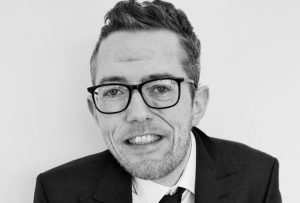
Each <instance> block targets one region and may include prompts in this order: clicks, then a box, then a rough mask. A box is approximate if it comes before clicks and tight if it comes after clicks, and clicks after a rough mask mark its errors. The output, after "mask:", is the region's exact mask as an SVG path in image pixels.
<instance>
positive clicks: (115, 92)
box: [104, 89, 123, 97]
mask: <svg viewBox="0 0 300 203" xmlns="http://www.w3.org/2000/svg"><path fill="white" fill-rule="evenodd" d="M121 94H123V92H122V91H120V90H118V89H110V90H108V91H106V92H105V93H104V96H111V97H113V96H117V95H121Z"/></svg>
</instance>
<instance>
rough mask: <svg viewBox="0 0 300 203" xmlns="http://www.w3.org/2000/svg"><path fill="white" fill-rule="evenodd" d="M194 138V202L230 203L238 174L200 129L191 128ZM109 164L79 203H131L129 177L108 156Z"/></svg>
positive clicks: (238, 177)
mask: <svg viewBox="0 0 300 203" xmlns="http://www.w3.org/2000/svg"><path fill="white" fill-rule="evenodd" d="M192 131H193V134H194V135H195V139H196V151H197V152H196V153H197V158H196V159H197V163H196V183H195V202H196V203H197V202H220V203H221V202H232V201H234V196H235V193H236V186H237V185H238V183H239V181H240V179H241V175H240V174H239V170H238V168H237V167H236V165H234V164H230V165H229V164H228V163H226V162H224V161H223V160H222V159H220V158H219V155H220V153H221V152H220V151H219V150H218V148H217V147H216V146H215V144H214V143H213V142H212V141H211V139H210V138H209V137H207V136H206V135H205V134H204V133H203V132H202V131H201V130H199V129H197V128H195V127H194V128H193V129H192ZM111 159H112V163H110V164H107V166H105V169H104V173H103V178H102V179H101V180H100V182H99V184H98V187H97V188H96V190H95V192H94V194H93V198H92V199H91V198H86V197H81V198H80V200H81V203H99V202H103V203H107V202H110V203H131V202H132V177H131V175H130V174H129V173H128V172H126V171H125V169H123V167H121V166H120V165H119V163H117V161H116V160H115V159H114V158H113V156H112V155H111Z"/></svg>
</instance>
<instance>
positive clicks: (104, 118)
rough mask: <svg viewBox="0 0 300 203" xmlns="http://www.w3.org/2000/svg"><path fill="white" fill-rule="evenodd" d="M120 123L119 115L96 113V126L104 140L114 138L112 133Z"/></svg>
mask: <svg viewBox="0 0 300 203" xmlns="http://www.w3.org/2000/svg"><path fill="white" fill-rule="evenodd" d="M120 123H121V122H120V117H117V116H111V115H98V126H99V128H100V131H101V133H102V136H103V138H104V139H105V141H106V142H107V141H108V140H110V139H111V138H114V136H113V135H114V134H115V131H116V129H117V127H118V125H120Z"/></svg>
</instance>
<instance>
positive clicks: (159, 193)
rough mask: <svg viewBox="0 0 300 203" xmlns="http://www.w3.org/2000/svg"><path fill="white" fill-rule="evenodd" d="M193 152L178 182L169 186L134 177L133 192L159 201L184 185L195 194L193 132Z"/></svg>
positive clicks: (144, 198) (194, 146) (194, 143)
mask: <svg viewBox="0 0 300 203" xmlns="http://www.w3.org/2000/svg"><path fill="white" fill-rule="evenodd" d="M191 143H192V147H191V152H190V156H189V160H188V162H187V164H186V167H185V169H184V171H183V173H182V175H181V177H180V178H179V180H178V182H177V183H176V184H175V185H174V186H172V187H167V186H164V185H160V184H157V183H155V182H153V181H150V180H143V179H140V178H136V177H134V178H133V185H132V186H133V192H134V193H136V194H137V195H138V196H139V197H140V198H142V200H143V201H145V202H150V200H151V202H159V201H160V200H161V198H162V197H163V196H164V195H166V194H169V193H170V194H173V193H175V191H176V189H177V187H183V188H185V189H187V190H189V191H190V192H192V193H193V194H195V177H196V141H195V137H194V135H193V133H192V132H191Z"/></svg>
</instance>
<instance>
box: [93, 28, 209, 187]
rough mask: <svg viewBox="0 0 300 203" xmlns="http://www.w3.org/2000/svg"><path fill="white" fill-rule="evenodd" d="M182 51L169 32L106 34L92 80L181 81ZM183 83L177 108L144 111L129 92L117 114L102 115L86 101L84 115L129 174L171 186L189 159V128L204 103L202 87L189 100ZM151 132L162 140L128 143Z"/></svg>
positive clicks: (140, 101) (137, 96)
mask: <svg viewBox="0 0 300 203" xmlns="http://www.w3.org/2000/svg"><path fill="white" fill-rule="evenodd" d="M185 55H186V54H185V52H184V50H183V48H182V47H181V45H180V43H179V38H178V36H177V35H176V34H175V33H173V32H170V31H166V30H155V31H135V32H132V31H131V32H128V31H122V32H121V31H120V32H114V33H112V34H110V35H109V36H108V37H107V38H106V39H104V40H103V41H102V43H101V45H100V50H99V53H98V55H97V57H96V58H95V61H94V62H93V63H94V65H95V66H96V71H95V75H94V76H95V82H96V85H97V84H100V83H101V84H102V83H103V81H104V80H103V79H104V78H106V79H105V83H109V82H115V81H111V80H107V78H110V77H115V76H117V77H123V79H125V80H126V81H124V82H123V83H128V84H136V83H140V82H143V81H145V80H147V78H148V77H149V75H154V74H170V75H173V76H174V77H184V78H187V75H186V73H185V72H184V69H183V68H182V64H181V60H182V59H183V57H185ZM189 85H190V84H188V83H182V84H181V97H180V100H179V102H178V104H177V105H176V106H174V107H171V108H167V109H152V108H149V107H148V106H147V105H146V104H145V103H144V101H143V99H142V97H141V95H140V94H139V93H138V91H134V92H133V95H132V99H131V103H130V104H129V106H128V108H127V109H126V110H125V111H123V112H120V113H117V114H102V113H100V112H98V111H97V110H96V108H95V107H94V105H93V102H92V98H91V97H88V104H89V108H90V112H91V113H92V115H93V117H94V119H95V121H96V122H97V124H98V126H99V128H100V130H101V133H102V136H103V138H104V140H105V142H106V145H107V147H108V149H109V150H110V151H111V153H112V154H113V155H114V157H115V158H116V159H117V160H118V161H119V163H120V164H121V165H122V166H123V167H124V168H125V169H126V170H127V171H128V172H129V173H131V174H132V175H133V176H135V177H138V178H142V179H150V180H153V181H155V182H157V183H160V184H163V185H168V186H171V185H174V184H175V183H176V182H177V180H178V179H179V177H180V175H181V173H182V171H183V169H184V167H185V164H186V162H187V160H188V157H189V152H190V147H191V139H190V129H191V127H192V126H196V125H197V124H198V123H199V121H200V120H201V118H202V116H203V114H204V112H205V109H206V104H207V100H208V88H207V87H206V86H203V87H201V88H199V89H198V90H197V91H196V94H195V98H194V100H193V101H192V99H191V95H190V91H189ZM146 134H155V135H159V136H160V137H161V138H162V139H161V140H159V141H158V142H155V143H152V144H146V145H133V144H128V142H127V140H128V139H129V138H132V137H135V136H140V135H146Z"/></svg>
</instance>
